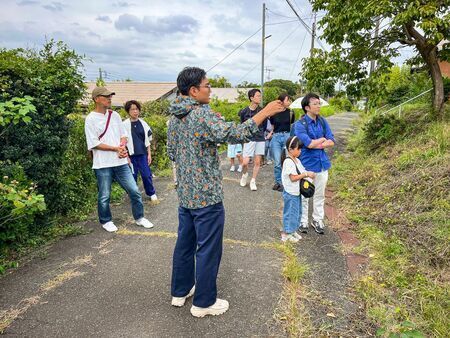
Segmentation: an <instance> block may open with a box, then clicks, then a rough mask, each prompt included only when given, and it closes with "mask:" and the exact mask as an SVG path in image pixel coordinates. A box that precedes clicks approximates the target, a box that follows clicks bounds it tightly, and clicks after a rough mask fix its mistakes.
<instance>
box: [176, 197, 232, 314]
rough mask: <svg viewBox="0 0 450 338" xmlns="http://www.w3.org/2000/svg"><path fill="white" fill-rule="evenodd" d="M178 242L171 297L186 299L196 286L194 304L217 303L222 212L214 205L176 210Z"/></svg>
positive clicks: (206, 304)
mask: <svg viewBox="0 0 450 338" xmlns="http://www.w3.org/2000/svg"><path fill="white" fill-rule="evenodd" d="M178 221H179V225H178V239H177V243H176V245H175V250H174V253H173V266H172V290H171V293H172V296H174V297H184V296H186V295H187V294H188V293H189V291H190V290H191V289H192V287H193V286H194V284H195V294H194V300H193V304H194V305H195V306H198V307H208V306H211V305H212V304H214V303H215V302H216V298H217V285H216V280H217V274H218V272H219V265H220V260H221V258H222V240H223V227H224V224H225V209H224V207H223V203H222V202H220V203H217V204H214V205H211V206H208V207H205V208H200V209H186V208H183V207H179V208H178Z"/></svg>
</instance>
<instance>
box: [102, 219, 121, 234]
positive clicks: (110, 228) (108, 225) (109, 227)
mask: <svg viewBox="0 0 450 338" xmlns="http://www.w3.org/2000/svg"><path fill="white" fill-rule="evenodd" d="M102 228H103V229H105V230H106V231H108V232H116V231H117V230H118V229H117V227H116V225H115V224H114V223H113V222H112V221H109V222H106V223H105V224H102Z"/></svg>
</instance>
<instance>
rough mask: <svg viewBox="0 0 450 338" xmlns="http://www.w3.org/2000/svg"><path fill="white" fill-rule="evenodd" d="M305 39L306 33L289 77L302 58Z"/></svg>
mask: <svg viewBox="0 0 450 338" xmlns="http://www.w3.org/2000/svg"><path fill="white" fill-rule="evenodd" d="M311 21H312V19H311V20H310V21H309V24H311ZM305 40H306V34H305V35H304V36H303V41H302V45H301V46H300V49H299V51H298V54H297V57H296V59H295V62H294V65H293V66H292V69H291V73H290V74H289V78H291V76H292V73H293V72H294V69H295V66H296V65H297V62H298V60H299V58H300V53H301V52H302V50H303V45H304V44H305Z"/></svg>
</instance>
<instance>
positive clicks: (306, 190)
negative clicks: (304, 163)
mask: <svg viewBox="0 0 450 338" xmlns="http://www.w3.org/2000/svg"><path fill="white" fill-rule="evenodd" d="M289 159H290V160H291V161H292V162H294V165H295V170H296V171H297V175H300V174H301V173H300V171H299V170H298V168H297V164H296V163H295V161H294V160H293V159H292V158H290V157H289ZM315 191H316V187H315V185H314V184H313V183H311V182H310V181H308V180H307V179H305V178H302V179H301V180H300V194H301V195H302V196H303V197H305V198H310V197H312V196H313V195H314V192H315Z"/></svg>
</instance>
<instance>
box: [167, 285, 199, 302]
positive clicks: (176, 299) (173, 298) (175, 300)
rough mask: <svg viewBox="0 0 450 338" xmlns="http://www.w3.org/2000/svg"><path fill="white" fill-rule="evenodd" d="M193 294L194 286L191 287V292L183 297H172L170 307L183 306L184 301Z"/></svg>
mask: <svg viewBox="0 0 450 338" xmlns="http://www.w3.org/2000/svg"><path fill="white" fill-rule="evenodd" d="M194 292H195V285H194V286H193V287H192V289H191V291H189V293H188V294H187V295H186V296H184V297H172V305H173V306H183V305H184V303H185V302H186V299H188V298H189V297H192V296H193V295H194Z"/></svg>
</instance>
